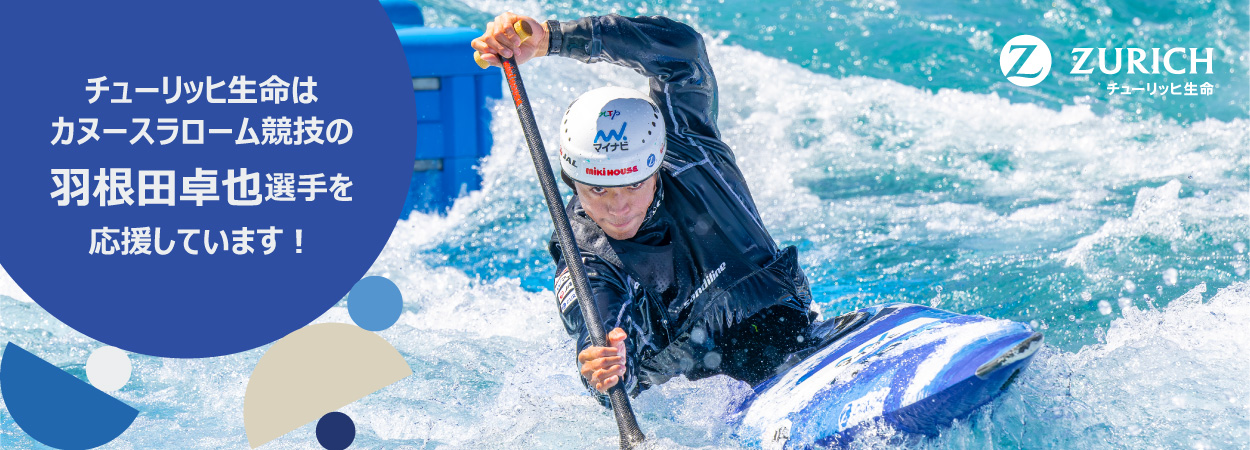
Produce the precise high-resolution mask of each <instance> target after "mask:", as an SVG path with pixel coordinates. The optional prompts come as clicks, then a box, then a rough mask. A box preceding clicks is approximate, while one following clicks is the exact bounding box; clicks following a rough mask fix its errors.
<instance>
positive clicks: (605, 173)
mask: <svg viewBox="0 0 1250 450" xmlns="http://www.w3.org/2000/svg"><path fill="white" fill-rule="evenodd" d="M635 172H638V166H632V167H626V168H624V169H600V168H598V167H587V168H586V175H595V176H600V177H615V176H619V175H629V174H631V173H635Z"/></svg>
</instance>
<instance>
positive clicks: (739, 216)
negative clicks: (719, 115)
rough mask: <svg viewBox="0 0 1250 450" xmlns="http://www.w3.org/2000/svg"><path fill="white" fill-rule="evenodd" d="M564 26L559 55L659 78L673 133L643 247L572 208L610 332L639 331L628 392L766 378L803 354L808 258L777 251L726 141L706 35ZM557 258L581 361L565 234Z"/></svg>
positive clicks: (614, 24) (558, 286)
mask: <svg viewBox="0 0 1250 450" xmlns="http://www.w3.org/2000/svg"><path fill="white" fill-rule="evenodd" d="M560 28H561V30H562V31H563V34H564V44H563V46H562V48H559V49H553V53H557V54H560V55H564V56H568V57H571V58H574V59H577V60H579V61H582V62H598V61H606V62H610V63H613V64H617V65H620V66H624V67H628V68H631V69H634V70H635V71H637V72H638V73H640V74H642V75H644V76H646V77H647V78H648V80H649V83H650V94H651V98H652V100H653V101H654V102H655V103H656V104H657V105H658V106H659V108H660V111H661V112H662V114H663V117H664V120H665V124H666V125H667V130H668V135H667V139H668V142H667V144H668V151H667V154H666V156H665V158H664V162H663V164H662V166H661V169H660V177H659V185H658V186H657V192H656V199H655V200H654V201H653V203H652V204H651V207H650V209H649V210H648V215H647V218H646V220H645V221H644V222H643V224H642V226H641V228H640V229H639V232H638V234H637V235H636V236H635V237H634V238H632V239H629V240H624V241H618V240H615V239H611V238H609V237H607V236H606V235H605V234H604V233H603V231H602V230H601V229H600V228H599V226H598V225H596V224H595V223H594V222H593V221H591V220H590V218H589V217H587V216H586V213H585V211H584V210H583V209H582V207H581V204H580V202H579V201H578V199H577V198H576V197H574V198H573V200H572V201H571V202H569V204H568V206H567V212H568V215H569V221H570V222H571V224H572V227H573V234H574V236H576V238H577V242H578V246H579V248H580V249H581V254H582V258H583V261H584V262H585V264H586V270H587V273H588V275H589V278H590V280H589V281H590V285H591V289H593V290H594V292H595V302H596V304H597V305H598V307H599V311H600V314H601V315H602V318H603V321H604V323H603V327H604V329H605V330H611V329H613V328H616V327H620V328H622V329H624V330H625V331H626V333H628V334H629V339H627V340H626V347H627V366H628V369H629V370H628V373H627V375H626V377H625V383H626V390H627V391H628V392H630V393H632V394H633V395H637V394H638V392H640V391H641V390H643V389H646V388H647V387H649V386H651V385H656V384H659V383H663V382H665V381H667V380H668V379H669V378H671V377H673V376H676V375H679V374H684V375H685V376H687V377H688V378H690V379H698V378H703V377H707V376H711V375H715V374H722V373H723V374H727V375H730V376H732V377H734V378H737V379H740V380H744V381H747V382H748V383H751V384H756V383H759V382H761V381H764V380H765V379H767V378H768V377H769V376H771V375H772V374H773V369H774V368H775V367H776V366H777V365H778V364H779V363H781V361H782V359H783V358H784V357H785V355H786V354H788V353H790V352H792V351H795V350H797V349H798V348H799V347H801V346H802V341H803V339H802V338H801V336H803V333H804V332H805V331H806V330H807V327H808V326H809V325H810V323H811V316H810V315H809V311H808V306H809V303H810V302H811V293H810V290H809V289H808V286H807V279H806V278H805V277H804V275H803V272H802V271H801V270H800V269H799V267H798V262H797V254H796V251H795V249H794V248H793V247H789V248H786V249H785V250H778V248H777V245H776V243H775V242H774V241H773V238H772V236H770V235H769V234H768V231H767V230H765V229H764V224H763V223H762V222H761V220H760V216H759V213H758V212H757V211H756V208H755V202H754V200H752V198H751V193H750V191H749V190H747V185H746V181H745V180H744V179H743V177H742V173H741V171H739V170H738V166H737V164H736V163H735V161H734V155H733V152H732V151H730V149H729V147H728V146H727V145H725V143H724V142H721V140H720V131H719V130H718V129H717V127H716V108H717V106H716V95H717V94H716V78H715V76H714V75H713V73H712V67H711V66H710V65H709V63H708V56H707V52H706V50H705V48H704V45H703V39H702V37H701V36H700V35H699V33H697V32H695V31H694V30H693V29H691V28H690V27H689V26H687V25H685V24H681V23H678V22H674V21H672V20H669V19H667V18H663V17H637V18H626V17H621V16H617V15H611V16H603V17H587V18H583V19H581V20H577V21H571V22H565V23H563V24H562V25H561V27H560ZM550 250H551V255H552V257H553V258H554V259H555V261H556V274H557V276H556V281H555V291H556V294H557V300H558V302H559V304H560V311H561V314H562V316H563V318H564V325H565V328H566V329H567V330H568V332H569V334H571V335H573V336H574V337H576V338H577V349H578V351H579V352H580V351H581V350H582V349H584V348H586V347H587V346H589V345H590V339H589V337H588V335H587V333H586V327H585V323H584V322H583V319H582V313H581V310H580V308H579V306H578V305H577V301H576V296H577V294H576V293H575V292H574V291H573V286H572V283H571V281H570V280H569V274H568V271H567V269H566V268H565V264H564V261H563V258H562V254H561V253H560V249H559V244H558V242H556V241H555V239H554V237H553V239H552V242H551V245H550ZM583 381H585V380H583Z"/></svg>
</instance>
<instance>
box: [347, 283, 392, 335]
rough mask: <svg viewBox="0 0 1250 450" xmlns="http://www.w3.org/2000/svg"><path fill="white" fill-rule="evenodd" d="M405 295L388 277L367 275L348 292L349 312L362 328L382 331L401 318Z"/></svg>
mask: <svg viewBox="0 0 1250 450" xmlns="http://www.w3.org/2000/svg"><path fill="white" fill-rule="evenodd" d="M403 310H404V297H403V294H401V293H400V292H399V286H395V283H393V282H391V280H389V279H387V278H386V277H377V276H374V277H365V278H364V279H361V280H360V281H358V282H356V285H355V286H353V287H352V291H351V292H349V293H348V294H347V313H348V314H349V315H351V317H352V321H353V322H356V325H359V326H360V328H364V329H366V330H369V331H382V330H385V329H387V328H390V327H391V325H394V324H395V321H397V320H399V314H400V313H402V312H403Z"/></svg>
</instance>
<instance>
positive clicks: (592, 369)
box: [577, 328, 629, 394]
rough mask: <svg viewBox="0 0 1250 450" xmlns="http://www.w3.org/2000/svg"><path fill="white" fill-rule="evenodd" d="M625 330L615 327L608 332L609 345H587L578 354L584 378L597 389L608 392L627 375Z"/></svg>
mask: <svg viewBox="0 0 1250 450" xmlns="http://www.w3.org/2000/svg"><path fill="white" fill-rule="evenodd" d="M627 337H629V335H627V334H625V330H622V329H620V328H615V329H613V330H612V332H610V333H608V345H609V346H608V347H595V346H590V347H586V349H585V350H582V351H581V353H578V354H577V362H578V363H581V365H582V378H585V379H586V381H588V382H590V385H591V386H594V388H595V390H597V391H599V392H603V393H605V394H606V393H607V392H608V389H610V388H611V387H612V386H616V383H619V382H620V381H621V379H622V378H624V377H625V338H627Z"/></svg>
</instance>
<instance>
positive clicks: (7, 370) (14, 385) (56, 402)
mask: <svg viewBox="0 0 1250 450" xmlns="http://www.w3.org/2000/svg"><path fill="white" fill-rule="evenodd" d="M0 395H2V396H3V397H4V404H5V407H6V408H8V410H9V414H11V415H12V416H13V421H14V422H16V423H17V426H18V427H20V428H21V429H22V431H25V432H26V434H28V435H30V437H32V438H34V439H35V440H36V441H39V442H40V443H42V444H44V445H47V446H50V447H55V448H59V449H67V450H71V449H89V448H95V447H99V446H101V445H104V444H107V443H109V442H110V441H112V440H113V439H116V438H117V437H118V436H121V434H122V433H123V432H125V431H126V429H127V428H129V427H130V424H131V423H133V422H134V420H135V417H137V416H138V415H139V410H137V409H135V408H133V407H131V406H130V405H127V404H125V403H123V402H122V401H121V400H118V399H115V398H113V397H112V396H110V395H108V394H106V393H104V392H103V391H101V390H99V389H96V388H95V387H94V386H91V385H90V384H87V383H86V382H84V381H82V380H79V379H78V378H75V377H74V376H73V375H70V374H69V373H67V372H65V371H64V370H61V369H60V368H57V367H56V366H54V365H52V364H51V363H49V362H47V361H44V360H43V359H42V358H40V357H38V356H35V355H33V354H31V353H30V352H28V351H26V350H25V349H23V348H21V347H19V346H17V344H14V343H12V342H10V343H8V345H6V346H5V348H4V356H3V360H0Z"/></svg>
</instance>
